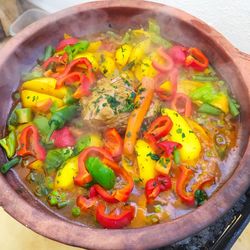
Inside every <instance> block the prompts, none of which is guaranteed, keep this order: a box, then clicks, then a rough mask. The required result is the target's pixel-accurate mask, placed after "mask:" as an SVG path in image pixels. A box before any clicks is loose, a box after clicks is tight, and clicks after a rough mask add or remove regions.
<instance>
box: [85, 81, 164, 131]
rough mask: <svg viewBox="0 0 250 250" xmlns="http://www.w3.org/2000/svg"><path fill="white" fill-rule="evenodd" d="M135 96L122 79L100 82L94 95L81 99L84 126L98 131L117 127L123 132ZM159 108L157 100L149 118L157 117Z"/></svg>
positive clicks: (149, 113)
mask: <svg viewBox="0 0 250 250" xmlns="http://www.w3.org/2000/svg"><path fill="white" fill-rule="evenodd" d="M135 96H136V93H135V91H134V89H133V87H132V86H131V85H130V84H129V83H128V82H127V81H126V80H123V79H122V78H120V77H116V78H114V79H107V78H103V79H101V80H99V81H98V82H97V86H96V87H95V88H94V89H93V91H92V94H91V95H90V96H88V97H83V98H82V99H81V104H82V118H83V121H84V125H85V126H87V127H89V128H93V127H94V128H95V129H96V130H103V129H105V128H106V127H115V128H117V129H119V130H120V131H123V130H124V129H125V128H126V126H127V121H128V117H129V114H130V113H131V111H132V110H133V108H134V105H135V104H134V102H133V100H134V98H135ZM159 107H160V103H159V101H158V100H156V99H155V100H154V101H153V102H152V104H151V107H150V110H149V112H148V114H147V117H149V116H150V117H153V116H155V115H156V113H157V112H158V111H159Z"/></svg>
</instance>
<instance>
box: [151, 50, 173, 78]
mask: <svg viewBox="0 0 250 250" xmlns="http://www.w3.org/2000/svg"><path fill="white" fill-rule="evenodd" d="M157 53H158V54H159V55H160V56H161V57H162V58H163V59H164V60H165V64H160V63H158V62H157V61H156V60H153V62H152V65H153V67H154V68H155V69H156V70H158V71H159V72H161V73H166V72H169V71H170V70H171V69H172V68H173V67H174V62H173V60H172V58H171V57H170V56H169V55H168V53H167V51H165V49H164V48H162V47H161V48H159V49H158V50H157Z"/></svg>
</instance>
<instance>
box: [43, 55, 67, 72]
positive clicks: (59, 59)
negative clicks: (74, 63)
mask: <svg viewBox="0 0 250 250" xmlns="http://www.w3.org/2000/svg"><path fill="white" fill-rule="evenodd" d="M67 60H68V55H67V54H66V53H65V54H64V55H62V56H52V57H50V58H48V59H47V60H46V61H44V62H43V64H42V67H43V68H44V69H45V70H46V69H47V68H48V67H49V65H50V64H51V63H56V64H66V63H67Z"/></svg>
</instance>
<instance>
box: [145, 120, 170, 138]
mask: <svg viewBox="0 0 250 250" xmlns="http://www.w3.org/2000/svg"><path fill="white" fill-rule="evenodd" d="M172 126H173V122H172V121H171V119H170V118H169V117H168V116H159V117H158V118H156V119H155V120H154V121H153V122H152V123H151V125H150V127H149V128H148V130H147V132H146V133H147V134H150V135H152V136H154V138H155V139H156V140H159V139H161V138H162V137H164V136H166V135H167V134H168V133H169V131H170V130H171V128H172Z"/></svg>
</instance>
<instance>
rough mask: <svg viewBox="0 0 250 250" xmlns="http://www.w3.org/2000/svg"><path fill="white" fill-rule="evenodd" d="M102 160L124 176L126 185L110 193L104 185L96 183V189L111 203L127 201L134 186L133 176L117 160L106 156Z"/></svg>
mask: <svg viewBox="0 0 250 250" xmlns="http://www.w3.org/2000/svg"><path fill="white" fill-rule="evenodd" d="M102 162H103V163H104V164H105V165H107V166H109V167H110V168H111V169H113V170H114V172H115V173H116V174H117V175H119V176H120V177H121V178H123V179H124V180H125V181H126V185H125V186H123V188H121V189H117V190H114V191H113V192H112V194H110V193H109V192H107V191H106V190H105V189H104V188H103V187H101V186H100V185H98V184H95V185H94V186H93V187H94V188H95V191H96V192H97V193H98V194H99V195H100V196H101V197H102V198H103V200H105V201H107V202H109V203H116V202H119V201H123V202H126V201H127V200H128V198H129V195H130V193H131V192H132V190H133V188H134V182H133V179H132V177H131V176H130V175H129V174H128V172H127V171H126V170H125V169H124V168H122V167H120V166H119V165H118V164H117V163H116V162H114V161H112V160H110V159H107V158H104V159H103V160H102Z"/></svg>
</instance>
